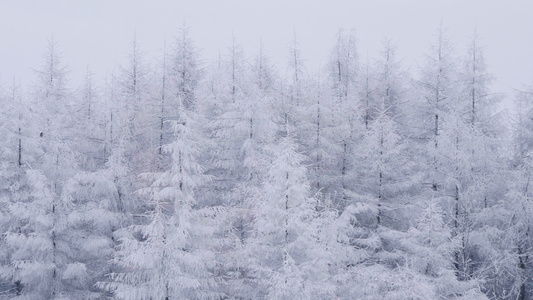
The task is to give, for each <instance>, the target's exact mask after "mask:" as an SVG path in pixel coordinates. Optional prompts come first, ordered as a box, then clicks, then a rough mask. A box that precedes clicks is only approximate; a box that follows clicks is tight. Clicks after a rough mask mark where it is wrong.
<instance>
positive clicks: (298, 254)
mask: <svg viewBox="0 0 533 300" xmlns="http://www.w3.org/2000/svg"><path fill="white" fill-rule="evenodd" d="M287 135H288V136H286V137H283V138H281V139H280V141H279V144H278V145H277V147H276V148H275V149H274V151H275V152H274V160H273V162H272V164H271V165H270V167H269V169H268V175H267V178H266V180H265V182H264V184H263V190H262V193H261V194H260V195H258V197H260V198H259V201H258V202H257V204H256V205H255V207H254V233H253V237H251V238H250V239H249V240H248V245H247V247H249V248H248V249H249V250H248V251H250V252H249V253H250V255H251V256H252V258H251V263H250V268H251V269H252V271H253V273H254V274H255V275H256V276H259V277H258V278H256V281H255V282H254V284H256V285H254V290H256V294H254V295H248V296H245V297H265V298H266V299H309V298H315V297H316V298H324V299H325V298H331V297H334V295H335V292H336V285H335V280H334V279H333V277H334V276H333V275H334V273H332V272H335V271H336V270H335V267H336V266H338V265H337V264H336V263H335V262H336V260H337V259H338V257H339V253H335V252H334V251H333V250H336V249H338V248H337V247H336V245H335V244H336V240H335V239H333V242H334V243H335V244H332V245H328V242H331V241H332V240H331V239H326V238H325V237H324V236H325V235H324V236H321V235H320V229H322V230H324V228H325V227H323V226H321V224H324V223H326V224H327V223H328V222H327V221H326V222H324V223H321V222H319V221H318V220H317V217H319V216H320V214H319V212H317V208H318V204H319V201H318V200H317V199H316V198H315V197H313V196H311V195H310V182H309V180H308V179H307V168H306V167H305V166H304V165H303V163H304V161H305V159H306V158H305V156H303V155H302V154H300V153H299V152H298V148H297V147H298V146H297V144H295V143H294V141H293V138H292V137H291V136H290V133H287ZM329 217H331V215H329V216H326V218H329ZM328 220H329V222H331V219H328ZM334 266H335V267H334Z"/></svg>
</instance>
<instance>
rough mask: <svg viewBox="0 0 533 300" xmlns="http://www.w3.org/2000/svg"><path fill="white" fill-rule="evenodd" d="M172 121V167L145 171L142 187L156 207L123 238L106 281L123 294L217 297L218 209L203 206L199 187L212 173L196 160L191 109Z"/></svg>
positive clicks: (166, 149) (169, 148)
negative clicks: (114, 269) (113, 269)
mask: <svg viewBox="0 0 533 300" xmlns="http://www.w3.org/2000/svg"><path fill="white" fill-rule="evenodd" d="M179 113H180V116H179V120H177V121H173V122H172V130H173V132H174V133H175V140H174V141H173V142H172V143H170V144H168V145H165V147H164V148H163V150H164V152H165V153H168V154H169V155H170V156H171V162H172V163H171V167H170V169H169V170H167V171H165V172H162V173H146V174H144V175H143V177H145V178H146V179H148V180H150V181H151V182H152V185H151V186H150V187H149V188H145V189H142V190H140V193H141V195H143V196H145V197H147V198H148V199H149V201H148V205H149V207H150V208H151V209H150V211H149V212H148V213H147V215H146V218H147V222H148V223H147V224H146V225H134V226H131V227H129V228H128V231H127V232H126V233H124V234H125V236H124V237H123V238H121V245H120V246H119V249H118V251H117V253H116V256H115V259H114V262H115V263H116V264H117V265H118V266H119V267H121V271H119V272H115V273H113V274H112V275H111V278H112V279H113V280H114V282H113V283H107V284H101V285H102V286H104V287H106V288H107V289H109V290H110V291H112V292H113V293H114V295H115V296H116V297H117V298H119V299H153V298H157V299H173V298H195V299H214V298H216V297H218V296H217V294H216V293H215V287H216V281H215V278H214V276H213V273H212V270H213V268H214V264H215V259H214V258H215V257H214V254H213V253H212V252H211V251H210V246H212V245H210V243H212V242H213V230H214V229H215V228H214V225H213V224H212V219H213V218H214V217H215V216H216V212H217V211H216V210H213V209H209V208H206V209H200V208H199V207H198V206H197V201H196V199H195V190H196V188H197V187H198V186H199V185H200V184H202V183H203V182H205V181H206V180H207V179H208V178H206V176H205V175H202V173H203V168H202V167H201V166H200V165H199V164H198V163H197V162H196V159H197V158H196V157H197V155H198V154H199V147H200V145H199V144H198V140H197V139H198V136H199V135H198V133H197V132H196V130H195V128H196V126H198V124H196V123H195V120H194V118H191V117H189V116H188V113H187V111H186V110H184V109H181V110H180V111H179Z"/></svg>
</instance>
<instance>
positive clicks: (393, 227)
mask: <svg viewBox="0 0 533 300" xmlns="http://www.w3.org/2000/svg"><path fill="white" fill-rule="evenodd" d="M191 33H192V31H191V29H189V28H187V27H185V26H184V27H183V28H182V29H180V30H179V31H178V32H177V35H176V36H175V37H174V38H173V39H172V43H171V44H170V45H169V46H168V47H166V45H165V47H164V53H163V55H162V56H163V57H162V61H156V62H154V61H150V55H143V53H142V51H141V50H140V48H139V44H142V41H141V42H138V41H137V40H136V39H134V41H133V44H132V48H131V50H132V51H131V54H130V55H129V57H128V60H127V62H126V64H125V65H123V66H122V67H119V68H117V72H114V73H113V74H109V75H108V76H106V80H105V85H104V86H98V82H99V80H98V78H97V77H98V76H100V75H101V74H94V75H93V74H92V73H91V70H90V68H89V67H88V68H87V72H86V76H85V78H84V81H83V84H82V86H81V88H79V89H78V90H72V89H71V88H70V87H69V85H68V82H69V72H68V68H67V66H66V64H64V63H63V61H62V57H61V52H60V51H59V47H58V44H57V43H56V42H55V41H50V42H49V44H48V47H47V50H46V52H45V55H44V60H43V64H42V66H41V67H40V68H38V70H37V72H36V78H35V81H34V83H32V84H31V85H30V86H27V87H25V86H21V85H20V84H17V80H14V81H13V84H12V85H9V86H6V85H5V82H2V84H1V85H0V138H1V140H2V143H0V229H1V230H2V236H1V241H0V299H31V300H34V299H36V300H38V299H108V298H112V299H132V300H133V299H165V300H170V299H239V300H242V299H363V300H366V299H376V300H378V299H398V300H400V299H402V300H403V299H420V300H422V299H463V300H477V299H503V300H511V299H512V300H526V299H532V298H533V288H532V286H533V279H532V278H533V260H532V258H531V257H532V249H533V240H532V238H531V237H532V234H533V233H532V232H531V228H532V226H533V218H532V213H533V206H532V205H531V198H532V197H533V194H532V192H531V190H532V189H531V177H532V176H533V163H532V161H531V158H532V154H533V121H532V120H533V117H532V116H533V97H532V96H531V95H533V90H532V89H531V88H528V87H525V88H523V89H521V90H519V91H517V93H516V95H515V98H516V102H517V108H518V109H517V113H516V114H506V113H505V112H500V113H496V111H497V110H496V108H497V104H498V101H499V100H501V98H502V97H501V96H499V94H498V93H494V92H493V91H492V90H491V82H492V78H493V77H492V75H491V74H490V72H489V70H488V67H487V64H486V63H485V57H484V54H483V47H482V46H481V44H480V41H481V39H479V38H478V36H477V34H475V35H474V37H473V38H472V39H471V40H470V42H469V44H468V45H467V46H468V47H467V51H466V53H465V55H461V53H457V52H456V49H459V48H460V47H454V42H453V41H452V40H451V39H450V38H449V37H447V35H446V30H445V29H444V28H443V27H442V26H441V28H440V29H439V30H438V31H437V34H436V36H435V37H434V38H435V43H434V44H433V45H431V47H430V51H429V52H428V55H427V56H425V61H424V62H425V63H424V64H423V65H422V68H421V69H420V70H419V71H420V72H417V74H411V73H409V72H406V71H404V70H409V66H405V65H403V62H402V61H401V60H399V59H398V58H397V57H396V55H395V54H396V46H395V45H394V43H393V42H391V41H390V40H385V42H384V43H383V49H382V51H380V52H379V53H375V56H374V57H375V58H374V59H373V58H372V54H371V53H369V55H370V57H369V58H367V60H366V62H362V61H361V60H360V57H359V55H358V49H357V48H358V47H359V44H360V43H361V44H364V41H358V40H357V38H356V35H355V31H343V30H340V31H339V32H338V34H337V35H336V36H335V38H334V39H333V40H332V45H331V47H330V53H329V55H328V56H327V59H326V60H325V63H324V68H322V69H320V70H318V71H317V72H315V73H311V72H307V70H306V67H305V65H306V64H307V62H306V60H305V59H304V57H305V49H300V46H299V44H298V41H297V39H296V37H295V38H294V40H293V41H292V42H291V44H290V47H289V56H288V64H286V67H287V68H286V69H285V68H283V67H281V68H280V67H279V66H276V65H274V64H273V63H272V60H270V59H269V56H268V53H267V51H266V49H267V47H264V46H263V44H262V43H261V44H260V46H259V48H258V49H257V50H258V51H255V52H250V53H252V54H253V55H250V56H248V55H245V52H244V50H243V49H242V47H241V46H240V44H239V42H238V40H236V39H235V38H234V39H233V41H232V43H231V44H230V47H229V49H227V50H226V51H222V52H221V54H220V55H219V56H218V57H217V58H215V59H213V60H210V61H209V60H205V59H204V58H202V57H201V55H200V54H201V52H200V50H199V49H197V48H196V47H195V46H194V42H193V35H192V34H191ZM161 46H163V45H161ZM267 46H268V45H267ZM153 66H157V69H154V68H153ZM411 69H412V68H411Z"/></svg>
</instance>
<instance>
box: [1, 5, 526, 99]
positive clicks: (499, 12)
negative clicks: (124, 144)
mask: <svg viewBox="0 0 533 300" xmlns="http://www.w3.org/2000/svg"><path fill="white" fill-rule="evenodd" d="M532 11H533V2H531V1H529V0H523V1H519V0H505V1H504V0H484V1H483V0H372V1H370V0H366V1H362V0H353V1H348V0H328V1H314V0H307V1H305V0H269V1H253V0H218V1H216V0H211V1H208V0H195V1H192V0H191V1H170V0H145V1H140V0H46V1H42V0H33V1H32V0H0V80H1V82H2V83H3V84H4V85H8V84H10V82H11V80H12V78H13V76H16V77H17V78H19V79H20V80H21V82H22V83H24V84H25V83H28V82H31V81H32V80H33V72H32V71H31V68H38V67H39V66H40V65H41V64H42V59H41V57H42V54H43V51H44V49H45V46H46V40H47V39H49V38H50V37H52V36H53V37H54V39H55V40H56V41H57V42H58V43H59V47H60V50H61V51H62V53H63V57H64V60H65V62H66V63H67V64H68V65H69V66H70V69H71V70H72V72H71V76H70V77H71V81H72V82H80V81H81V78H82V76H83V73H84V71H85V69H86V66H87V65H90V66H91V69H92V70H93V73H95V75H96V76H97V77H103V76H104V75H105V74H106V72H108V73H110V72H112V71H113V69H114V68H116V66H117V64H119V63H123V62H124V61H125V59H126V57H127V55H128V54H129V51H130V45H131V40H132V37H133V34H134V32H136V35H137V39H138V42H139V44H140V46H141V49H143V50H144V51H145V52H146V55H147V56H148V58H152V57H157V56H158V55H160V50H161V49H162V47H163V41H164V40H165V38H166V39H167V40H170V39H171V38H172V36H173V35H174V34H175V33H176V29H177V28H179V27H180V26H181V25H182V24H183V23H184V22H185V23H186V24H187V25H188V26H190V27H191V33H192V36H193V38H194V40H195V43H196V45H197V46H198V47H199V48H200V49H202V57H203V58H204V59H211V58H214V57H216V56H217V55H218V51H219V49H220V50H221V51H225V50H226V48H227V47H228V46H229V45H230V42H231V39H232V36H233V35H234V36H235V38H236V40H237V41H240V42H241V43H242V45H243V46H244V50H245V53H246V54H247V55H248V56H252V55H254V54H255V51H257V49H258V46H259V40H260V39H262V41H263V45H264V47H265V48H266V50H267V51H268V53H269V54H270V56H271V57H272V58H273V60H274V62H276V63H277V67H278V69H279V70H280V71H281V72H284V71H285V69H286V68H285V58H286V56H287V53H288V46H289V43H290V41H291V39H292V36H293V32H295V33H296V35H297V36H298V39H299V41H300V44H301V47H302V55H303V56H304V58H305V59H307V61H308V65H309V69H311V70H313V69H316V68H317V67H318V65H319V64H320V63H322V62H324V61H325V58H326V56H327V54H328V51H329V48H330V47H331V45H332V44H333V40H334V36H335V34H336V33H337V31H338V29H339V28H341V27H343V28H345V29H350V28H354V29H355V30H356V32H357V38H358V41H359V44H358V49H359V53H360V55H361V59H363V60H366V55H367V53H368V54H369V55H370V56H371V57H372V56H375V53H376V52H377V51H378V50H379V49H380V43H381V41H382V40H383V39H384V38H386V37H387V38H391V39H392V40H394V41H396V42H397V44H398V56H399V57H400V58H402V59H403V60H404V63H405V65H406V66H408V65H410V67H411V71H413V72H415V71H416V70H417V64H418V63H420V64H422V63H423V54H424V53H425V52H427V50H428V47H429V43H431V42H433V41H434V39H435V36H434V34H435V32H436V30H437V28H438V27H439V24H440V23H441V21H442V22H443V24H444V25H445V26H446V27H447V28H448V33H449V35H450V37H451V39H452V41H453V42H454V44H455V45H456V49H457V53H458V54H463V53H464V52H465V49H466V43H467V42H468V40H469V38H470V37H471V36H472V34H473V32H474V28H476V27H477V31H478V33H479V34H480V36H481V38H482V43H483V45H484V46H485V56H486V61H487V63H488V65H489V71H491V72H492V73H493V74H494V75H495V76H496V77H497V82H495V85H494V90H496V91H503V92H510V91H512V88H520V87H522V85H523V84H530V83H533V72H532V70H533V59H532V57H531V56H532V55H531V52H532V49H533V34H531V28H533V26H532V25H533V21H532V19H531V12H532Z"/></svg>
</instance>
